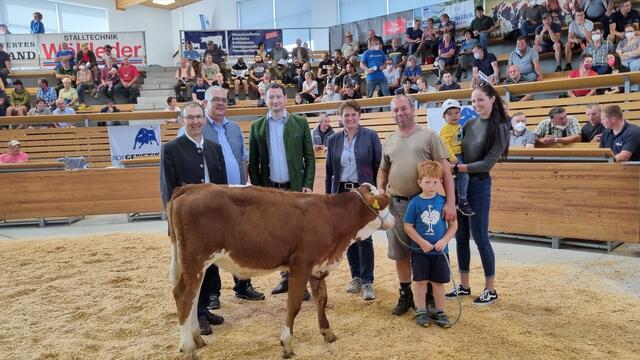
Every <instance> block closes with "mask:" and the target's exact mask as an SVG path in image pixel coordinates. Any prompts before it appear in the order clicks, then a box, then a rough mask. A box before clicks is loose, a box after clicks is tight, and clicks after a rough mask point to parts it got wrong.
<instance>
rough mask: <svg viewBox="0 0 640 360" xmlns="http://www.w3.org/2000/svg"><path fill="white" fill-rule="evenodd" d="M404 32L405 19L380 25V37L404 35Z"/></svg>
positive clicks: (387, 21) (405, 26) (393, 20)
mask: <svg viewBox="0 0 640 360" xmlns="http://www.w3.org/2000/svg"><path fill="white" fill-rule="evenodd" d="M406 30H407V19H406V18H397V19H389V20H385V21H384V22H383V23H382V36H394V35H404V33H405V31H406Z"/></svg>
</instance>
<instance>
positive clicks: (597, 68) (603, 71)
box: [591, 65, 607, 75]
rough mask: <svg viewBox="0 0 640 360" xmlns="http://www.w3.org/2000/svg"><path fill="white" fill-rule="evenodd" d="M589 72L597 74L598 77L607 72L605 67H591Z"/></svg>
mask: <svg viewBox="0 0 640 360" xmlns="http://www.w3.org/2000/svg"><path fill="white" fill-rule="evenodd" d="M591 70H593V71H595V72H597V73H598V75H604V73H605V72H606V71H607V65H593V66H592V67H591Z"/></svg>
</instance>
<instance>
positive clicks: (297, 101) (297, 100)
mask: <svg viewBox="0 0 640 360" xmlns="http://www.w3.org/2000/svg"><path fill="white" fill-rule="evenodd" d="M293 102H294V103H295V104H296V105H304V104H308V103H309V102H308V101H307V100H305V99H303V98H302V95H300V93H296V96H295V97H294V98H293Z"/></svg>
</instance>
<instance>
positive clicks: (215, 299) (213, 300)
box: [207, 295, 220, 310]
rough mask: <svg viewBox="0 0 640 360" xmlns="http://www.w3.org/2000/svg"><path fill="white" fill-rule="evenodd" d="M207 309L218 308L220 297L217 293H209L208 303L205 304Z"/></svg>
mask: <svg viewBox="0 0 640 360" xmlns="http://www.w3.org/2000/svg"><path fill="white" fill-rule="evenodd" d="M207 309H209V310H218V309H220V297H219V296H218V295H211V297H210V298H209V305H207Z"/></svg>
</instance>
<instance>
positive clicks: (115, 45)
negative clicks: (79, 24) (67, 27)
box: [38, 31, 147, 68]
mask: <svg viewBox="0 0 640 360" xmlns="http://www.w3.org/2000/svg"><path fill="white" fill-rule="evenodd" d="M38 40H39V44H40V66H41V67H43V68H54V67H55V66H56V61H55V58H56V52H57V51H58V50H60V49H61V48H62V43H63V42H66V43H68V44H69V47H71V48H72V49H73V50H74V51H75V52H76V54H77V53H78V52H79V51H80V45H82V44H84V43H87V44H88V45H89V49H90V50H92V51H93V52H94V53H95V54H96V57H97V58H101V57H102V55H104V46H105V45H110V46H111V55H113V56H115V57H116V58H118V60H121V59H122V57H123V56H130V58H129V62H130V63H131V64H134V65H146V64H147V60H146V57H147V56H146V55H147V54H146V50H145V49H146V47H145V42H144V32H142V31H135V32H107V33H93V32H92V33H69V34H64V33H63V34H39V35H38Z"/></svg>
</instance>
